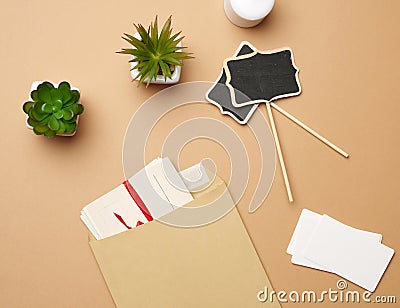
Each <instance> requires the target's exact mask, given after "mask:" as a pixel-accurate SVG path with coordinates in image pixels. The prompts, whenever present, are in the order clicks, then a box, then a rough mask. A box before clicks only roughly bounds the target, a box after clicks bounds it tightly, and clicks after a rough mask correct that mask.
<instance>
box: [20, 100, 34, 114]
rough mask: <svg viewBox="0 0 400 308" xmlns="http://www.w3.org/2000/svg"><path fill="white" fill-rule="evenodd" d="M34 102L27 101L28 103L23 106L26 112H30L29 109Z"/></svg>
mask: <svg viewBox="0 0 400 308" xmlns="http://www.w3.org/2000/svg"><path fill="white" fill-rule="evenodd" d="M33 104H34V103H33V102H26V103H25V104H24V105H23V106H22V109H23V110H24V112H25V113H26V114H28V112H29V109H31V108H32V106H33Z"/></svg>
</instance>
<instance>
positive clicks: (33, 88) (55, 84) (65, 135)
mask: <svg viewBox="0 0 400 308" xmlns="http://www.w3.org/2000/svg"><path fill="white" fill-rule="evenodd" d="M43 82H46V81H45V80H43V81H34V82H32V85H31V90H30V91H29V98H28V101H30V100H32V98H31V93H32V91H35V90H36V89H37V88H38V86H39V85H40V84H41V83H43ZM47 82H50V81H47ZM50 83H51V84H52V85H53V86H54V87H57V88H58V85H59V84H58V83H54V82H50ZM70 85H71V84H70ZM71 90H77V91H78V92H79V93H81V91H80V90H79V89H78V88H76V87H73V86H72V85H71ZM77 103H78V104H80V103H81V99H80V98H79V100H78V102H77ZM28 118H29V116H28V115H26V127H28V128H29V129H31V130H33V127H32V126H30V125H29V124H28ZM78 121H79V115H78V116H77V118H76V130H75V131H74V132H73V133H72V134H57V136H64V137H67V136H73V135H75V133H76V131H77V129H78Z"/></svg>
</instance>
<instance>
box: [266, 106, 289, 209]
mask: <svg viewBox="0 0 400 308" xmlns="http://www.w3.org/2000/svg"><path fill="white" fill-rule="evenodd" d="M266 105H267V111H268V117H269V121H270V123H271V128H272V134H273V135H274V140H275V146H276V151H277V152H278V158H279V163H280V165H281V169H282V174H283V179H284V181H285V186H286V191H287V194H288V198H289V202H293V195H292V190H291V189H290V183H289V178H288V175H287V172H286V167H285V162H284V160H283V155H282V150H281V145H280V143H279V138H278V133H277V131H276V126H275V121H274V117H273V116H272V109H271V106H270V103H268V102H267V103H266Z"/></svg>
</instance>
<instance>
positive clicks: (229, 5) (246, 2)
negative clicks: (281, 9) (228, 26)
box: [224, 0, 275, 28]
mask: <svg viewBox="0 0 400 308" xmlns="http://www.w3.org/2000/svg"><path fill="white" fill-rule="evenodd" d="M274 3H275V0H224V9H225V14H226V16H227V17H228V19H229V20H230V21H231V22H232V23H233V24H235V25H236V26H238V27H243V28H250V27H254V26H257V25H258V24H259V23H260V22H262V21H263V20H264V18H265V17H266V16H267V15H268V14H269V12H271V10H272V8H273V7H274Z"/></svg>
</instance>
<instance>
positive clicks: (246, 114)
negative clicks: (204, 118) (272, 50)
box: [206, 42, 257, 124]
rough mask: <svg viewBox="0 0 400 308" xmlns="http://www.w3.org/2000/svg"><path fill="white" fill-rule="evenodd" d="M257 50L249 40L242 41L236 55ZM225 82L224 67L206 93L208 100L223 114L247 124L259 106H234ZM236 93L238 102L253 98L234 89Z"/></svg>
mask: <svg viewBox="0 0 400 308" xmlns="http://www.w3.org/2000/svg"><path fill="white" fill-rule="evenodd" d="M255 50H256V49H255V48H254V47H253V46H252V45H251V44H250V43H249V42H242V43H241V45H240V46H239V48H238V49H237V51H236V53H235V56H242V55H246V54H251V53H253V52H254V51H255ZM225 83H226V73H225V69H224V68H223V69H222V72H221V74H220V76H219V77H218V79H217V81H216V82H215V83H214V85H213V86H212V87H211V88H210V90H209V91H208V92H207V94H206V99H207V101H209V102H210V103H212V104H214V105H216V106H217V107H219V108H220V110H221V112H222V113H223V114H227V115H230V116H231V117H232V118H233V119H235V120H236V121H237V122H239V123H240V124H246V123H247V121H248V119H249V118H250V117H251V115H252V114H253V112H254V110H255V109H256V108H257V104H256V105H251V106H244V107H235V106H233V105H232V100H231V94H230V90H229V88H228V87H227V85H226V84H225ZM234 93H235V99H236V101H237V102H238V103H246V102H248V101H249V100H251V99H250V98H249V97H248V96H247V95H245V94H244V93H241V92H240V91H237V90H234Z"/></svg>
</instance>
